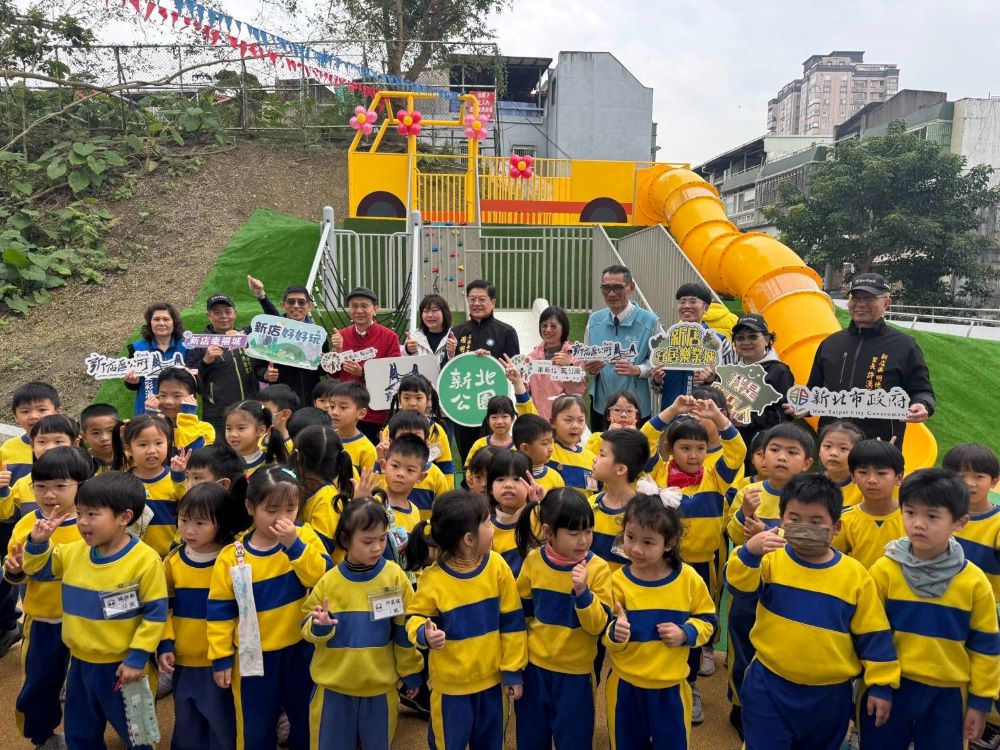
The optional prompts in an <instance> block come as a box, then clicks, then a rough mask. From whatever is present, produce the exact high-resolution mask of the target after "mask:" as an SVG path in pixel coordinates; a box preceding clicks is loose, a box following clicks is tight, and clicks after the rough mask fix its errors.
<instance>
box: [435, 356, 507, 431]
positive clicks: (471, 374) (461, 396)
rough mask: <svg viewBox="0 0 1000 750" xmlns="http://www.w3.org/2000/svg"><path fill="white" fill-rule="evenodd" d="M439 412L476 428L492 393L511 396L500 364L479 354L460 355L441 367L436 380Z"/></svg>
mask: <svg viewBox="0 0 1000 750" xmlns="http://www.w3.org/2000/svg"><path fill="white" fill-rule="evenodd" d="M437 392H438V397H439V398H440V400H441V411H443V412H444V415H445V416H446V417H448V418H449V419H450V420H452V421H453V422H455V423H456V424H460V425H462V426H464V427H479V426H480V425H482V423H483V420H484V419H486V405H487V404H489V402H490V399H491V398H493V397H494V396H511V387H510V383H508V382H507V377H506V375H505V374H504V369H503V365H502V364H500V362H498V361H497V360H496V359H494V358H493V357H489V356H482V357H481V356H479V355H478V354H473V353H471V352H470V353H469V354H460V355H459V356H457V357H454V358H452V359H450V360H448V362H447V363H446V364H445V366H444V367H442V368H441V374H440V375H438V381H437Z"/></svg>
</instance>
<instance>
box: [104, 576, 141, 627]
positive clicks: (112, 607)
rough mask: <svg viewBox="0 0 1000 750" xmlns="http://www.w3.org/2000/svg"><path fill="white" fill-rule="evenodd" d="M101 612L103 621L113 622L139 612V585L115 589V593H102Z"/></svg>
mask: <svg viewBox="0 0 1000 750" xmlns="http://www.w3.org/2000/svg"><path fill="white" fill-rule="evenodd" d="M100 597H101V612H102V613H103V614H104V619H105V620H113V619H115V618H116V617H121V616H122V615H128V614H132V613H135V612H138V611H139V608H140V607H139V584H137V583H134V584H132V585H131V586H125V587H124V588H120V589H116V590H115V591H102V592H101V593H100Z"/></svg>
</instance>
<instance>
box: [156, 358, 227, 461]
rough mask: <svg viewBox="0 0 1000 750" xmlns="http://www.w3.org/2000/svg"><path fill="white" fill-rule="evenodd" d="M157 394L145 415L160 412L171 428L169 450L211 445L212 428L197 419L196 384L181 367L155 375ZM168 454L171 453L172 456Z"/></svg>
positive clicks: (213, 429) (195, 448)
mask: <svg viewBox="0 0 1000 750" xmlns="http://www.w3.org/2000/svg"><path fill="white" fill-rule="evenodd" d="M157 388H158V389H159V390H158V392H157V395H155V396H153V397H151V398H150V399H149V400H148V401H147V402H146V412H147V413H155V412H156V411H158V412H159V413H161V414H162V415H163V416H164V417H165V418H166V420H167V421H168V422H170V426H171V427H172V428H173V451H177V452H180V453H183V452H185V451H196V450H198V449H199V448H204V447H205V446H206V445H211V444H212V443H214V442H215V428H214V427H212V425H210V424H209V423H208V422H202V421H201V420H200V419H198V384H197V381H195V379H194V375H192V374H191V373H190V372H188V371H187V370H186V369H184V368H183V367H165V368H163V369H162V370H160V374H159V375H158V376H157ZM173 451H171V453H173Z"/></svg>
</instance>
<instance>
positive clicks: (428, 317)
mask: <svg viewBox="0 0 1000 750" xmlns="http://www.w3.org/2000/svg"><path fill="white" fill-rule="evenodd" d="M418 310H419V311H420V325H419V326H418V328H417V330H416V331H411V332H410V333H407V334H406V340H405V341H404V342H403V346H404V348H405V349H406V353H407V354H416V355H427V354H430V355H433V356H435V357H437V358H438V362H439V363H440V364H441V365H442V366H443V365H444V363H445V362H446V361H447V359H448V352H447V351H446V350H445V347H446V345H447V343H448V336H450V335H451V308H449V307H448V302H447V300H445V298H444V297H442V296H441V295H440V294H428V295H427V296H425V297H424V298H423V299H422V300H420V306H419V308H418Z"/></svg>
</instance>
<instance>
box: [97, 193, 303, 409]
mask: <svg viewBox="0 0 1000 750" xmlns="http://www.w3.org/2000/svg"><path fill="white" fill-rule="evenodd" d="M319 238H320V227H319V224H317V223H316V222H314V221H306V220H305V219H300V218H298V217H297V216H290V215H289V214H284V213H281V212H280V211H268V210H264V209H261V210H258V211H255V212H254V214H253V215H252V216H251V217H250V218H249V219H248V220H247V222H246V223H245V224H244V225H243V226H242V227H240V230H239V231H238V232H237V233H236V234H235V235H234V236H233V238H232V239H231V240H230V241H229V244H228V245H227V246H226V248H225V250H223V251H222V253H221V254H220V255H219V257H218V259H216V261H215V266H214V267H213V268H212V270H211V271H210V272H209V274H208V276H206V277H205V281H204V282H203V283H202V285H201V289H199V290H198V294H197V295H196V296H195V300H194V303H193V304H192V306H191V307H189V308H188V309H186V310H182V311H181V316H182V318H183V320H184V327H185V328H186V329H187V330H189V331H195V332H197V331H202V330H204V329H205V326H207V325H208V315H207V314H206V311H205V301H206V300H207V299H208V298H209V297H210V296H211V295H213V294H220V293H221V294H227V295H229V296H230V297H232V299H233V301H234V302H235V303H236V309H237V311H238V313H239V315H238V317H237V322H238V324H239V325H240V326H244V325H247V324H248V323H249V322H250V320H251V318H253V317H254V316H255V315H259V314H260V313H261V309H260V303H259V302H258V301H257V300H256V299H255V298H254V296H253V295H252V294H250V290H249V288H248V287H247V274H248V273H249V274H252V275H253V276H255V277H257V278H258V279H260V280H261V281H263V282H264V288H265V290H267V292H268V296H269V297H271V299H279V298H280V296H281V292H282V291H284V289H285V287H286V286H288V285H289V284H304V283H305V281H306V278H307V277H308V276H309V269H310V268H311V266H312V262H313V257H314V255H315V252H316V246H317V245H318V244H319ZM138 338H139V329H136V330H134V331H132V332H131V334H130V335H129V336H128V339H127V340H126V341H124V342H122V350H121V354H122V356H124V354H125V346H126V345H127V344H128V342H131V341H135V340H136V339H138ZM134 399H135V393H134V392H133V391H129V390H128V389H126V388H125V386H124V384H123V382H122V381H121V380H108V381H105V382H104V383H103V384H102V385H101V388H100V390H99V391H98V392H97V397H96V399H95V400H96V401H103V402H106V403H109V404H113V405H114V406H115V407H117V409H118V411H119V413H121V414H122V416H128V415H130V414H131V413H132V404H133V403H134Z"/></svg>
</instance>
